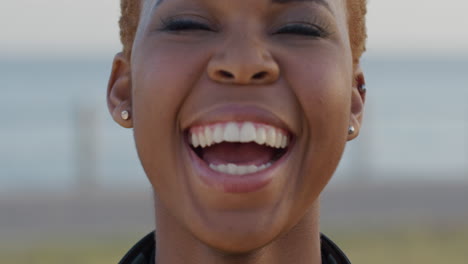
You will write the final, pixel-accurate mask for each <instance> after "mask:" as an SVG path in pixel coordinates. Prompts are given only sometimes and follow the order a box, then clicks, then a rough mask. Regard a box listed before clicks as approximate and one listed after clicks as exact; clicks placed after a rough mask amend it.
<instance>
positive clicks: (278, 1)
mask: <svg viewBox="0 0 468 264" xmlns="http://www.w3.org/2000/svg"><path fill="white" fill-rule="evenodd" d="M162 2H164V0H157V1H156V5H155V7H156V6H159V5H160V4H162ZM271 2H272V3H273V4H289V3H293V2H311V3H317V4H320V5H322V6H324V7H326V8H327V9H328V10H329V11H330V12H332V9H331V7H330V5H329V4H328V2H327V1H326V0H271ZM332 13H333V12H332Z"/></svg>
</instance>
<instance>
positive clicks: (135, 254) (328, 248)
mask: <svg viewBox="0 0 468 264" xmlns="http://www.w3.org/2000/svg"><path fill="white" fill-rule="evenodd" d="M320 240H321V248H322V264H351V262H350V261H349V260H348V258H347V257H346V255H345V254H344V253H343V251H341V249H340V248H339V247H338V246H337V245H336V244H335V243H333V241H331V240H330V239H329V238H328V237H326V236H325V235H323V234H321V236H320ZM155 247H156V243H155V240H154V232H152V233H150V234H148V235H147V236H145V237H144V238H142V239H141V240H140V241H139V242H138V243H137V244H136V245H135V246H133V248H132V249H130V251H129V252H128V253H127V254H126V255H125V257H124V258H123V259H122V260H121V261H120V262H119V264H154V263H155Z"/></svg>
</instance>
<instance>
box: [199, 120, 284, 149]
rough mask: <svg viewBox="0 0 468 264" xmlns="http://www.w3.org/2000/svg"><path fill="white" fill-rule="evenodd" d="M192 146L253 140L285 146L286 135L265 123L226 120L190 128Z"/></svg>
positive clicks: (263, 143)
mask: <svg viewBox="0 0 468 264" xmlns="http://www.w3.org/2000/svg"><path fill="white" fill-rule="evenodd" d="M190 138H191V142H190V143H191V144H192V146H193V147H195V148H196V147H199V146H201V147H202V148H205V147H209V146H211V145H213V144H218V143H221V142H239V143H247V142H255V143H257V144H259V145H266V146H269V147H273V148H286V147H287V146H288V145H289V138H288V136H287V135H286V134H285V133H284V132H283V131H282V130H281V129H278V128H275V127H272V126H269V125H265V124H257V123H253V122H227V123H219V124H214V125H207V126H199V127H196V128H192V129H191V130H190Z"/></svg>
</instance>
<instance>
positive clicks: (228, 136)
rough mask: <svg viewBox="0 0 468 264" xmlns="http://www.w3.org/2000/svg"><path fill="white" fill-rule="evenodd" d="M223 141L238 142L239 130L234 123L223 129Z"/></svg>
mask: <svg viewBox="0 0 468 264" xmlns="http://www.w3.org/2000/svg"><path fill="white" fill-rule="evenodd" d="M224 140H225V141H227V142H239V128H238V127H237V124H236V123H228V124H227V126H226V128H225V129H224Z"/></svg>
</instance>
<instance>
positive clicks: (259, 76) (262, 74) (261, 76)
mask: <svg viewBox="0 0 468 264" xmlns="http://www.w3.org/2000/svg"><path fill="white" fill-rule="evenodd" d="M267 75H268V73H267V72H266V71H262V72H258V73H256V74H254V76H252V79H254V80H262V79H264V78H265V77H266V76H267Z"/></svg>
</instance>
